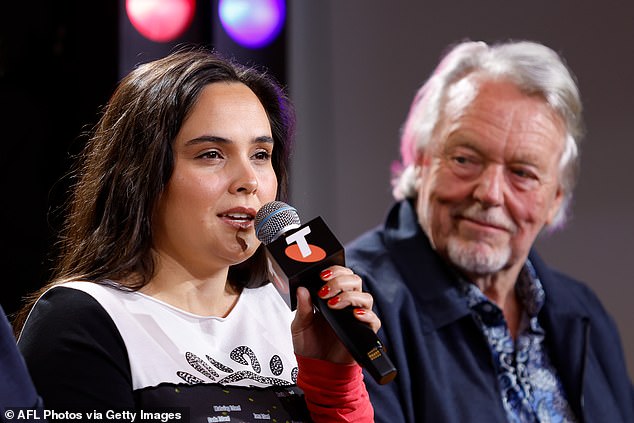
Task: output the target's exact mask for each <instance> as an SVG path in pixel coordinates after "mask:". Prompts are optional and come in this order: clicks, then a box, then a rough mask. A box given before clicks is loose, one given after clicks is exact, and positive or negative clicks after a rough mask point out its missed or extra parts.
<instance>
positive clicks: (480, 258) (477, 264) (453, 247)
mask: <svg viewBox="0 0 634 423" xmlns="http://www.w3.org/2000/svg"><path fill="white" fill-rule="evenodd" d="M447 254H448V256H449V260H450V261H451V262H452V263H453V264H454V265H455V266H457V267H459V268H460V269H461V270H462V271H464V272H465V273H469V274H476V275H490V274H493V273H496V272H498V271H499V270H501V269H502V268H503V267H504V266H505V265H506V264H507V263H508V261H509V258H510V257H511V249H510V248H509V247H508V246H505V247H503V248H501V249H491V247H489V246H486V247H485V248H484V249H483V248H482V247H481V246H478V245H476V244H475V243H474V242H471V241H462V240H459V239H456V238H450V239H449V240H448V243H447Z"/></svg>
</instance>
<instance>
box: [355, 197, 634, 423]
mask: <svg viewBox="0 0 634 423" xmlns="http://www.w3.org/2000/svg"><path fill="white" fill-rule="evenodd" d="M346 255H347V265H348V266H349V267H351V268H352V269H353V270H354V271H355V272H356V273H357V274H358V275H360V276H361V277H362V278H363V280H364V284H365V289H367V290H368V291H369V292H370V293H371V294H372V295H373V296H374V301H375V311H376V312H377V314H378V315H379V317H380V318H381V321H382V328H381V330H380V331H379V336H380V337H381V338H382V340H383V342H384V343H385V345H386V347H387V354H388V355H389V356H390V358H391V359H392V360H393V361H394V364H395V365H396V367H397V369H398V372H399V373H398V376H397V377H396V379H395V380H394V381H393V382H391V383H390V384H388V385H383V386H381V385H378V384H376V382H374V380H373V379H372V378H371V377H369V376H368V375H366V377H365V380H366V384H367V386H368V390H369V393H370V398H371V400H372V403H373V405H374V408H375V419H376V421H377V422H389V423H399V422H408V423H425V422H430V423H431V422H433V423H439V422H441V423H447V422H456V423H458V422H459V423H465V422H478V423H480V422H487V423H495V422H506V421H507V420H506V414H505V411H504V408H503V405H502V400H501V397H500V390H499V388H498V384H497V379H496V375H495V371H494V366H493V362H492V357H491V353H490V351H489V347H488V344H487V341H486V339H485V337H484V335H483V334H482V333H481V331H480V330H479V328H478V326H477V325H476V323H475V321H474V319H473V318H472V316H471V312H470V310H469V308H468V306H467V304H466V301H464V300H463V299H462V297H461V295H460V293H459V290H458V285H457V280H456V276H455V273H454V272H453V271H452V270H451V268H450V267H449V266H448V265H447V264H446V263H445V262H444V261H443V260H442V259H441V258H440V256H439V255H438V254H436V253H435V252H434V251H433V250H432V248H431V246H430V244H429V241H428V239H427V237H426V236H425V234H424V233H423V232H422V230H421V229H420V226H419V224H418V222H417V217H416V213H415V210H414V208H413V205H412V204H411V203H410V202H408V201H402V202H400V203H397V204H396V205H395V206H394V207H393V208H392V210H391V211H390V213H389V215H388V217H387V220H386V223H385V225H384V226H381V227H378V228H376V229H374V230H373V231H370V232H368V233H366V234H364V235H362V236H361V237H360V238H358V239H357V240H355V241H354V242H352V243H351V244H350V245H349V246H348V247H347V249H346ZM529 258H530V260H531V262H532V263H533V265H534V267H535V269H536V271H537V274H538V276H539V278H540V280H541V282H542V285H543V287H544V290H545V292H546V303H545V304H544V306H543V308H542V310H541V312H540V313H539V316H538V319H539V322H540V324H541V325H542V327H543V328H544V330H545V332H546V338H545V342H546V347H547V349H548V351H549V354H550V357H551V359H552V361H553V364H554V365H555V367H556V369H557V372H558V375H559V377H560V378H561V380H562V383H563V386H564V390H565V392H566V396H567V398H568V401H569V402H570V405H571V407H572V409H573V411H574V413H575V415H576V416H577V418H578V419H579V421H581V422H585V423H594V422H601V423H603V422H610V423H632V422H634V387H633V386H632V382H631V381H630V379H629V376H628V373H627V369H626V365H625V359H624V356H623V349H622V347H621V342H620V338H619V334H618V332H617V329H616V326H615V324H614V322H613V321H612V319H611V317H610V316H609V315H608V314H607V313H606V311H605V309H604V308H603V307H602V305H601V304H600V302H599V300H598V299H597V297H596V296H595V295H594V294H593V293H592V292H591V291H590V289H589V288H587V287H586V286H585V285H583V284H581V283H580V282H577V281H575V280H572V279H571V278H569V277H567V276H565V275H562V274H560V273H557V272H555V271H553V270H551V269H549V268H548V267H547V266H546V265H545V264H544V262H543V261H542V260H541V259H540V258H539V257H538V256H537V255H536V254H535V252H534V251H533V252H531V254H530V257H529Z"/></svg>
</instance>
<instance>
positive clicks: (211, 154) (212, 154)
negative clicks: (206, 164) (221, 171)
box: [198, 150, 222, 159]
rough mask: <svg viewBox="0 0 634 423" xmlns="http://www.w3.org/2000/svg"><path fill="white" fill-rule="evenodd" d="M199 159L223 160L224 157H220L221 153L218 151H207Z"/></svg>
mask: <svg viewBox="0 0 634 423" xmlns="http://www.w3.org/2000/svg"><path fill="white" fill-rule="evenodd" d="M198 158H199V159H220V158H222V156H221V155H220V152H219V151H217V150H210V151H205V152H204V153H201V154H200V155H198Z"/></svg>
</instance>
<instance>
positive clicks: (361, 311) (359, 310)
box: [354, 308, 366, 316]
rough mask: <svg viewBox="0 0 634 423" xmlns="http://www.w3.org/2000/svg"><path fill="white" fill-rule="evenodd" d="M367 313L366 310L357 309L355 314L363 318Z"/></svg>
mask: <svg viewBox="0 0 634 423" xmlns="http://www.w3.org/2000/svg"><path fill="white" fill-rule="evenodd" d="M365 313H366V311H365V309H364V308H355V309H354V314H356V315H358V316H363V315H364V314H365Z"/></svg>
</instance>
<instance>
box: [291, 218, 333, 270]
mask: <svg viewBox="0 0 634 423" xmlns="http://www.w3.org/2000/svg"><path fill="white" fill-rule="evenodd" d="M309 233H310V227H309V226H305V227H303V228H301V229H299V230H298V231H296V232H294V233H292V234H290V235H289V236H287V237H286V243H287V244H288V247H286V249H285V250H284V254H286V256H288V257H289V258H291V259H293V260H295V261H301V262H305V263H315V262H318V261H321V260H323V259H325V258H326V252H325V251H324V249H323V248H321V247H318V246H316V245H312V244H309V243H308V241H307V240H306V235H308V234H309Z"/></svg>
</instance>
